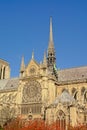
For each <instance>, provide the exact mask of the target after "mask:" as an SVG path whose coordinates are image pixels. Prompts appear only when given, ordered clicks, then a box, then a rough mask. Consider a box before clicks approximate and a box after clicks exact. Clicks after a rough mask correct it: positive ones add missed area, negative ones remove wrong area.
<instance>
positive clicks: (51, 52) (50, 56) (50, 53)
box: [47, 17, 56, 73]
mask: <svg viewBox="0 0 87 130" xmlns="http://www.w3.org/2000/svg"><path fill="white" fill-rule="evenodd" d="M55 63H56V57H55V49H54V42H53V32H52V17H51V18H50V36H49V45H48V50H47V66H48V69H49V71H50V72H51V73H52V72H53V68H54V65H55Z"/></svg>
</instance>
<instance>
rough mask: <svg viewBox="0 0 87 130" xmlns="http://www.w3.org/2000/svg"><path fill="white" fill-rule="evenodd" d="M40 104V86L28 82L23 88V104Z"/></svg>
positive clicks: (36, 83)
mask: <svg viewBox="0 0 87 130" xmlns="http://www.w3.org/2000/svg"><path fill="white" fill-rule="evenodd" d="M28 102H41V85H40V83H39V82H37V81H30V82H28V83H26V84H25V85H24V88H23V103H28Z"/></svg>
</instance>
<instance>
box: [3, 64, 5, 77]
mask: <svg viewBox="0 0 87 130" xmlns="http://www.w3.org/2000/svg"><path fill="white" fill-rule="evenodd" d="M3 79H5V67H4V68H3Z"/></svg>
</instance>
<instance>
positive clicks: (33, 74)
mask: <svg viewBox="0 0 87 130" xmlns="http://www.w3.org/2000/svg"><path fill="white" fill-rule="evenodd" d="M20 115H21V116H22V118H24V119H28V120H32V119H35V118H41V119H43V120H45V121H47V122H49V123H50V122H53V121H58V122H59V123H60V124H61V125H62V126H63V127H65V124H69V123H70V124H71V125H72V126H75V125H77V124H78V123H81V124H83V123H84V124H85V123H87V66H84V67H78V68H70V69H63V70H61V69H60V70H58V69H57V68H56V55H55V48H54V41H53V32H52V18H50V37H49V44H48V50H47V55H46V53H44V56H43V61H42V63H40V64H39V63H38V62H37V61H36V60H35V59H34V53H32V58H31V60H30V62H29V63H28V64H27V65H25V63H24V57H22V61H21V66H20V74H19V77H16V78H10V66H9V63H8V62H6V61H5V60H2V59H0V124H4V123H5V122H6V121H8V120H9V119H13V118H15V117H17V116H20ZM64 129H65V128H64Z"/></svg>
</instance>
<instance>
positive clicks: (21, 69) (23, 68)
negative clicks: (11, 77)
mask: <svg viewBox="0 0 87 130" xmlns="http://www.w3.org/2000/svg"><path fill="white" fill-rule="evenodd" d="M24 70H25V64H24V56H22V60H21V67H20V73H21V74H23V72H24Z"/></svg>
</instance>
